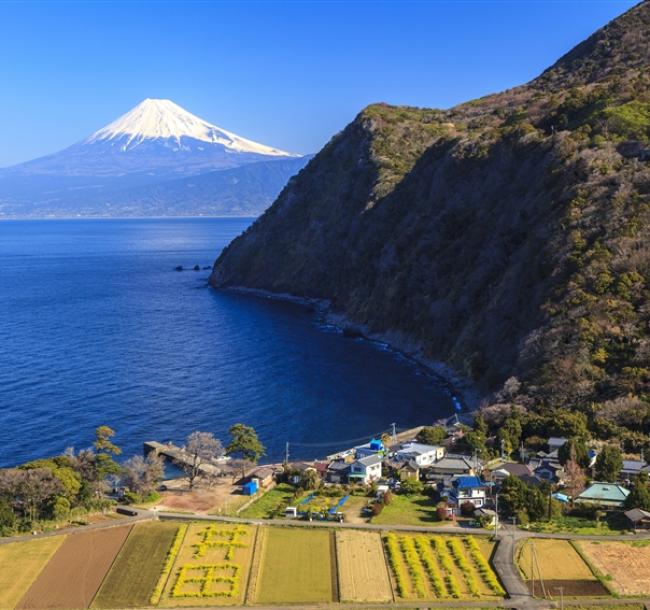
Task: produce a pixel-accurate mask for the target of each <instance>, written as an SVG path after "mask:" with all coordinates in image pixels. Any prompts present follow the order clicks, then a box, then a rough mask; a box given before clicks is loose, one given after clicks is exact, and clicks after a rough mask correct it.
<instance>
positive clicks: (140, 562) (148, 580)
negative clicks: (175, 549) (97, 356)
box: [92, 521, 178, 608]
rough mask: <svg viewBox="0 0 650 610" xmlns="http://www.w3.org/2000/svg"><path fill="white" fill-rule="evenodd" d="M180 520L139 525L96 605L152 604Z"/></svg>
mask: <svg viewBox="0 0 650 610" xmlns="http://www.w3.org/2000/svg"><path fill="white" fill-rule="evenodd" d="M177 530H178V524H176V523H164V522H159V521H154V522H151V523H140V524H138V525H136V526H135V527H134V528H133V529H132V531H131V533H130V534H129V537H128V538H127V539H126V542H125V543H124V546H123V547H122V549H121V550H120V553H119V554H118V556H117V558H116V559H115V563H114V564H113V566H112V567H111V569H110V571H109V572H108V574H107V576H106V578H105V579H104V582H103V583H102V586H101V587H100V589H99V591H98V593H97V595H96V596H95V599H94V600H93V603H92V607H93V608H122V607H137V606H148V605H149V599H150V597H151V592H152V591H153V589H154V587H155V586H156V583H157V582H158V578H159V577H160V573H161V571H162V569H163V565H164V563H165V558H166V556H167V551H168V550H169V547H170V546H171V544H172V541H173V539H174V536H175V534H176V531H177Z"/></svg>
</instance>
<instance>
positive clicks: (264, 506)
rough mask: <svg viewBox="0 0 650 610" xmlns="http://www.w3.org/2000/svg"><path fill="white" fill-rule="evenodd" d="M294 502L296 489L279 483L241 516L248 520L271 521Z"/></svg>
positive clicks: (242, 512) (243, 511)
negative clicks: (270, 519)
mask: <svg viewBox="0 0 650 610" xmlns="http://www.w3.org/2000/svg"><path fill="white" fill-rule="evenodd" d="M293 502H294V488H293V487H292V486H291V485H288V484H287V483H279V484H278V485H276V486H275V487H274V488H273V489H270V490H269V491H267V492H266V493H265V494H264V495H262V496H260V497H259V498H258V499H257V500H255V502H253V503H252V504H251V505H250V506H248V507H246V508H245V509H244V510H242V511H241V512H240V513H239V516H240V517H244V518H246V519H269V518H271V517H273V516H275V515H276V513H277V512H278V511H280V509H283V508H284V507H285V506H287V505H289V504H292V503H293Z"/></svg>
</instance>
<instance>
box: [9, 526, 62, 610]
mask: <svg viewBox="0 0 650 610" xmlns="http://www.w3.org/2000/svg"><path fill="white" fill-rule="evenodd" d="M63 540H64V536H54V537H52V538H41V539H40V540H27V541H26V542H13V543H11V544H5V545H2V546H0V608H9V609H11V608H14V607H15V606H16V604H17V603H18V602H19V601H20V600H21V598H22V597H23V596H24V595H25V593H27V590H28V589H29V587H30V586H31V584H32V583H33V582H34V580H36V578H37V577H38V575H39V574H40V573H41V571H42V570H43V568H44V567H45V566H46V565H47V563H48V561H50V559H51V558H52V556H53V555H54V553H55V552H56V551H57V549H58V548H59V547H60V546H61V544H62V543H63Z"/></svg>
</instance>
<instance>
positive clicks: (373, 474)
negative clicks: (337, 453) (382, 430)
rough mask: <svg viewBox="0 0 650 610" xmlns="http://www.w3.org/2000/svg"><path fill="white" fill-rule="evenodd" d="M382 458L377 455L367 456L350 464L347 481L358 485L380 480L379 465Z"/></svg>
mask: <svg viewBox="0 0 650 610" xmlns="http://www.w3.org/2000/svg"><path fill="white" fill-rule="evenodd" d="M382 461H383V458H382V457H381V456H379V455H368V456H366V457H362V458H359V459H358V460H355V461H354V462H352V464H350V472H349V474H348V479H349V480H350V481H356V482H358V483H370V482H371V481H377V480H378V479H381V463H382Z"/></svg>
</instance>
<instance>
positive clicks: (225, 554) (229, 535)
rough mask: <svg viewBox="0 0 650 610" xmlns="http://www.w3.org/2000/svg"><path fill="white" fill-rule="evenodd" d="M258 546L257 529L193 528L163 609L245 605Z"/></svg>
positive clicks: (206, 525)
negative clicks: (253, 560) (251, 566)
mask: <svg viewBox="0 0 650 610" xmlns="http://www.w3.org/2000/svg"><path fill="white" fill-rule="evenodd" d="M254 545H255V528H254V527H250V526H247V525H239V524H233V523H193V524H191V525H190V526H189V528H188V530H187V533H186V535H185V538H184V540H183V544H182V546H181V548H180V551H179V552H178V555H177V556H176V560H175V561H174V566H173V568H172V571H171V574H170V576H169V579H168V581H167V585H166V586H165V589H164V591H163V594H162V596H161V599H160V602H159V606H233V605H235V606H238V605H242V604H243V603H244V597H245V593H246V587H247V584H248V576H249V571H250V564H251V557H252V554H253V547H254Z"/></svg>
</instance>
